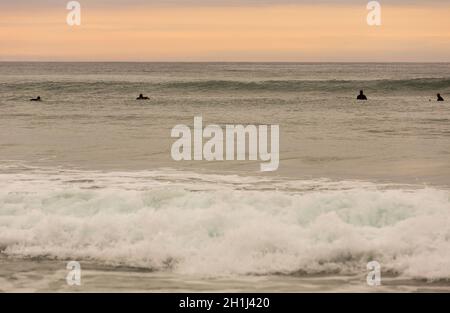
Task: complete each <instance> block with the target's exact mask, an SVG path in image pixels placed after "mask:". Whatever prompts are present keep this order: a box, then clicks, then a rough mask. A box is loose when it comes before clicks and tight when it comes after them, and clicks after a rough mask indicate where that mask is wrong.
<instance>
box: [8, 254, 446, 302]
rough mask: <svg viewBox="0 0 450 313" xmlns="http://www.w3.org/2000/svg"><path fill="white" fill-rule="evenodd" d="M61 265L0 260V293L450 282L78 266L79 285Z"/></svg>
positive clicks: (429, 288)
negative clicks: (68, 278)
mask: <svg viewBox="0 0 450 313" xmlns="http://www.w3.org/2000/svg"><path fill="white" fill-rule="evenodd" d="M66 264H67V262H65V261H53V260H32V259H13V258H7V257H4V256H3V257H1V258H0V286H1V290H0V291H1V292H268V293H272V292H294V293H295V292H450V281H437V282H427V281H425V280H414V279H406V278H401V277H394V276H392V275H391V276H387V275H386V276H382V285H381V286H377V287H370V286H368V285H367V284H366V281H365V276H364V275H359V276H339V275H336V276H334V275H331V276H328V275H316V276H288V275H271V276H233V277H221V278H217V277H216V278H206V277H205V278H199V277H190V276H184V275H177V274H174V273H169V272H152V271H148V270H144V269H139V268H128V267H113V266H105V265H97V264H92V263H82V264H81V266H82V273H81V286H69V285H68V284H67V283H66V280H65V278H66V276H67V274H68V272H69V271H68V270H66Z"/></svg>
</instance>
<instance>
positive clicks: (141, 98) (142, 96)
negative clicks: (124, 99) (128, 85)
mask: <svg viewBox="0 0 450 313" xmlns="http://www.w3.org/2000/svg"><path fill="white" fill-rule="evenodd" d="M148 99H150V98H149V97H144V95H143V94H142V93H141V94H140V95H139V97H137V98H136V100H148Z"/></svg>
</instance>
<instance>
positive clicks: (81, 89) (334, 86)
mask: <svg viewBox="0 0 450 313" xmlns="http://www.w3.org/2000/svg"><path fill="white" fill-rule="evenodd" d="M361 88H362V89H366V90H368V91H371V92H387V91H392V92H419V91H426V92H433V93H434V92H447V91H450V78H418V79H406V80H268V81H237V80H196V81H169V82H159V83H156V82H130V81H91V82H89V81H86V82H83V81H42V82H36V81H30V82H15V83H5V84H2V86H1V87H0V91H1V92H14V93H15V92H17V90H21V91H22V92H34V93H35V92H37V91H47V92H65V93H80V94H89V93H93V94H102V93H111V94H117V93H136V92H138V91H141V90H148V92H151V91H169V90H172V91H173V90H175V91H176V90H179V91H195V92H209V91H210V92H220V91H222V92H229V91H249V92H261V91H270V92H277V91H282V92H348V91H353V92H354V91H355V89H356V90H357V89H361Z"/></svg>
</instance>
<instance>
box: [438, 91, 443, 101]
mask: <svg viewBox="0 0 450 313" xmlns="http://www.w3.org/2000/svg"><path fill="white" fill-rule="evenodd" d="M437 101H444V98H442V97H441V94H440V93H438V94H437Z"/></svg>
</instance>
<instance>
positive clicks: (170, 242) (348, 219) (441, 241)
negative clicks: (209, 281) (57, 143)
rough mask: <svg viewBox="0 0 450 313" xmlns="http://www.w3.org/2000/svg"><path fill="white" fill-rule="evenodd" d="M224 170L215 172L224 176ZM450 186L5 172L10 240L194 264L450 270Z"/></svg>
mask: <svg viewBox="0 0 450 313" xmlns="http://www.w3.org/2000/svg"><path fill="white" fill-rule="evenodd" d="M212 182H213V183H212ZM449 199H450V194H449V191H446V190H438V189H432V188H422V189H420V188H412V187H411V188H408V187H395V186H382V185H374V184H371V183H363V182H331V181H327V180H314V181H295V180H283V179H269V178H250V177H237V176H221V175H202V174H195V173H184V172H176V171H170V170H167V171H154V172H122V173H101V172H75V171H74V172H67V171H66V172H63V171H57V170H55V171H41V170H33V169H28V170H27V171H24V172H22V173H11V172H10V173H9V174H1V175H0V249H1V250H2V252H3V253H4V254H6V255H8V256H10V257H20V258H23V257H41V258H57V259H75V260H79V261H83V260H89V261H94V262H98V263H106V264H112V265H127V266H136V267H142V268H149V269H152V270H156V271H173V272H177V273H183V274H198V275H213V276H215V275H218V276H220V275H228V274H243V275H245V274H274V273H284V274H303V275H305V274H306V275H308V274H318V273H323V274H325V273H328V274H330V273H333V274H361V273H365V272H366V268H365V266H366V263H367V262H368V261H371V260H376V261H378V262H380V263H381V265H382V269H383V271H390V272H392V273H396V274H398V275H401V276H405V277H413V278H425V279H446V280H448V279H450V240H449V238H450V228H449V227H448V225H450V200H449Z"/></svg>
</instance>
